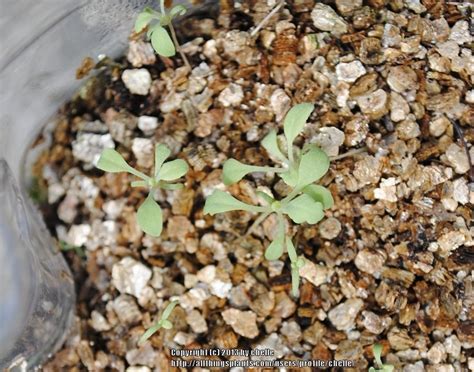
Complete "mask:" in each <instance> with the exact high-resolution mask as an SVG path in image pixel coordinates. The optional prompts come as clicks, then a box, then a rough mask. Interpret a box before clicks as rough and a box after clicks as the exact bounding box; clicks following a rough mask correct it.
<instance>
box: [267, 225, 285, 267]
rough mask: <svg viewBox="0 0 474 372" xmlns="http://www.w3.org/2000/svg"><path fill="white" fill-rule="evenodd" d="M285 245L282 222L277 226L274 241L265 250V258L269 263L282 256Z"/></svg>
mask: <svg viewBox="0 0 474 372" xmlns="http://www.w3.org/2000/svg"><path fill="white" fill-rule="evenodd" d="M284 244H285V225H284V223H283V221H280V222H279V224H278V232H277V236H276V238H275V240H273V241H272V242H271V244H270V245H269V246H268V247H267V249H266V250H265V258H266V259H267V260H269V261H273V260H278V259H279V258H280V257H281V255H282V254H283V247H284Z"/></svg>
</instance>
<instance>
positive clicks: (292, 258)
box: [286, 236, 298, 262]
mask: <svg viewBox="0 0 474 372" xmlns="http://www.w3.org/2000/svg"><path fill="white" fill-rule="evenodd" d="M286 251H287V252H288V257H290V261H291V262H297V260H298V257H297V255H296V249H295V246H294V245H293V242H292V241H291V239H290V238H289V237H288V236H287V237H286Z"/></svg>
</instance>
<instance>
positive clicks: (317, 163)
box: [296, 146, 329, 188]
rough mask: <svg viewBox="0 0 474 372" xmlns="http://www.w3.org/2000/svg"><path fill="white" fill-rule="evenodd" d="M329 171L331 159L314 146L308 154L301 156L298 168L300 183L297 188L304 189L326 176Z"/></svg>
mask: <svg viewBox="0 0 474 372" xmlns="http://www.w3.org/2000/svg"><path fill="white" fill-rule="evenodd" d="M328 169H329V158H328V156H327V155H326V153H325V152H324V151H323V150H321V149H319V148H317V147H315V146H312V147H311V148H310V149H309V150H308V152H306V153H305V154H303V155H301V160H300V164H299V166H298V182H297V184H296V188H303V187H305V186H307V185H309V184H311V183H313V182H315V181H317V180H319V179H320V178H321V177H322V176H324V175H325V174H326V172H327V171H328Z"/></svg>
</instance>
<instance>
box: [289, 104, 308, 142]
mask: <svg viewBox="0 0 474 372" xmlns="http://www.w3.org/2000/svg"><path fill="white" fill-rule="evenodd" d="M313 110H314V105H313V104H312V103H300V104H298V105H296V106H294V107H292V108H291V109H290V111H288V113H287V114H286V117H285V121H284V123H283V129H284V132H285V137H286V140H287V142H288V147H289V148H291V146H292V145H293V141H294V140H295V138H296V136H297V135H298V134H300V133H301V131H302V130H303V128H304V125H305V124H306V121H307V120H308V118H309V116H310V115H311V112H312V111H313Z"/></svg>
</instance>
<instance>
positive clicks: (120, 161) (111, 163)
mask: <svg viewBox="0 0 474 372" xmlns="http://www.w3.org/2000/svg"><path fill="white" fill-rule="evenodd" d="M97 168H99V169H101V170H103V171H105V172H111V173H117V172H130V169H132V170H133V168H132V167H131V166H130V165H128V164H127V162H126V161H125V159H124V158H123V157H122V155H120V154H119V153H118V152H117V151H115V150H114V149H105V150H104V151H102V154H101V155H100V158H99V161H98V162H97Z"/></svg>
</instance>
